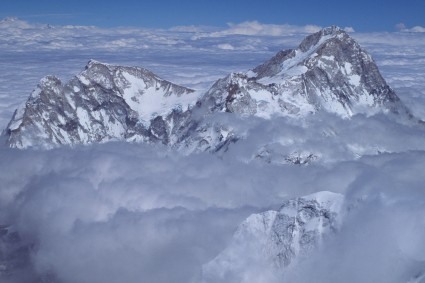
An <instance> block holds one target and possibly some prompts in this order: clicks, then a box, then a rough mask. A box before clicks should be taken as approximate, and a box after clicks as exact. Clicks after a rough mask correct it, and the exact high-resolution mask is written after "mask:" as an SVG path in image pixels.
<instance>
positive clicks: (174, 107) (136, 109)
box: [7, 60, 198, 148]
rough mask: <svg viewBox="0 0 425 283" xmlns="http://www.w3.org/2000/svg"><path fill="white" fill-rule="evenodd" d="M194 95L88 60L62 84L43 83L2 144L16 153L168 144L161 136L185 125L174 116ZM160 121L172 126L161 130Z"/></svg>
mask: <svg viewBox="0 0 425 283" xmlns="http://www.w3.org/2000/svg"><path fill="white" fill-rule="evenodd" d="M197 96H198V94H197V93H196V92H195V91H194V90H191V89H188V88H185V87H181V86H178V85H175V84H173V83H170V82H168V81H165V80H163V79H161V78H159V77H158V76H156V75H155V74H153V73H152V72H150V71H148V70H146V69H143V68H135V67H121V66H113V65H108V64H103V63H100V62H97V61H93V60H92V61H90V62H89V63H88V65H87V66H86V68H85V70H84V71H83V72H81V73H80V74H79V75H77V76H75V77H74V78H72V79H71V80H70V81H69V82H67V83H66V84H63V83H62V82H61V81H60V80H59V79H58V78H56V77H54V76H47V77H45V78H43V79H42V80H41V81H40V83H39V85H38V86H37V88H36V89H35V90H34V91H33V92H32V94H31V96H30V97H29V99H28V101H27V102H26V103H25V104H23V105H22V106H21V107H20V108H19V109H17V110H16V112H15V114H14V116H13V118H12V121H11V122H10V124H9V126H8V128H7V134H8V135H9V138H8V143H9V145H10V146H11V147H16V148H27V147H31V146H40V145H41V146H44V147H51V146H54V145H63V144H79V143H82V144H86V143H93V142H105V141H110V140H129V141H160V142H163V143H166V144H169V143H172V141H170V140H168V134H167V132H166V131H167V130H169V131H171V132H172V131H173V130H174V128H176V127H178V126H179V125H180V124H187V121H185V120H184V118H185V116H184V115H175V114H176V113H181V112H184V111H186V110H187V109H188V108H189V107H190V104H191V103H193V102H195V101H196V99H197ZM163 117H164V118H163ZM176 117H178V119H175V118H176ZM164 119H168V120H169V121H168V124H170V123H171V124H173V126H170V127H169V128H167V129H165V127H164Z"/></svg>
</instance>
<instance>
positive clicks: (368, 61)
mask: <svg viewBox="0 0 425 283" xmlns="http://www.w3.org/2000/svg"><path fill="white" fill-rule="evenodd" d="M204 100H205V103H206V104H207V105H208V106H209V108H210V109H211V110H212V111H216V110H219V111H226V112H234V113H239V114H241V115H256V116H259V117H263V118H270V117H273V116H275V115H280V116H295V117H300V116H301V117H302V116H305V115H308V114H310V113H314V112H317V111H319V110H325V111H328V112H331V113H336V114H338V115H340V116H342V117H350V116H352V115H353V114H356V113H368V114H369V113H373V112H377V111H391V112H395V113H398V112H400V113H403V114H408V111H407V109H406V108H405V107H404V106H403V105H402V103H401V102H400V99H399V98H398V97H397V95H396V94H395V93H394V91H393V90H392V89H391V88H390V87H389V86H388V85H387V83H386V82H385V80H384V79H383V78H382V76H381V74H380V73H379V70H378V67H377V66H376V64H375V62H374V61H373V59H372V58H371V56H370V55H369V54H368V53H367V52H366V51H365V50H364V49H362V48H361V47H360V45H359V44H358V43H357V42H356V41H355V40H354V39H353V38H352V37H350V36H349V35H348V34H347V33H346V32H345V31H344V30H342V29H340V28H338V27H335V26H332V27H328V28H325V29H323V30H321V31H319V32H317V33H315V34H312V35H310V36H308V37H306V38H305V39H304V40H303V41H302V42H301V44H300V45H299V46H298V47H297V48H296V49H289V50H283V51H280V52H278V53H277V54H276V55H275V56H274V57H273V58H271V59H270V60H268V61H267V62H265V63H263V64H261V65H259V66H257V67H256V68H254V69H252V70H250V71H248V72H246V73H232V74H230V75H229V76H227V77H226V78H223V79H221V80H219V81H217V82H216V83H215V84H214V86H213V87H212V88H211V89H210V90H209V91H208V92H207V94H206V95H205V97H204Z"/></svg>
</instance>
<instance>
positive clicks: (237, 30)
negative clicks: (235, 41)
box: [210, 21, 321, 37]
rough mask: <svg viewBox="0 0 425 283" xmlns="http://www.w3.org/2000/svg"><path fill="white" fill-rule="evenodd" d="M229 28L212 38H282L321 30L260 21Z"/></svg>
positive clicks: (311, 26)
mask: <svg viewBox="0 0 425 283" xmlns="http://www.w3.org/2000/svg"><path fill="white" fill-rule="evenodd" d="M228 25H229V28H227V29H225V30H222V31H218V32H213V33H212V34H211V35H210V36H212V37H221V36H229V35H251V36H252V35H257V36H282V35H288V34H291V33H313V32H316V31H318V30H320V29H321V27H319V26H315V25H306V26H293V25H287V24H286V25H274V24H262V23H260V22H258V21H247V22H242V23H239V24H233V23H229V24H228Z"/></svg>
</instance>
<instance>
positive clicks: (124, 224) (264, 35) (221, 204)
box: [0, 20, 425, 283]
mask: <svg viewBox="0 0 425 283" xmlns="http://www.w3.org/2000/svg"><path fill="white" fill-rule="evenodd" d="M5 22H7V24H5ZM5 22H3V23H2V24H1V25H3V26H2V28H1V29H0V51H1V53H2V60H0V68H1V69H2V70H7V72H4V73H3V75H2V76H0V125H1V126H2V127H4V126H5V125H6V123H7V122H8V121H9V119H10V117H11V115H12V112H13V109H15V107H16V105H17V104H19V103H22V102H23V101H25V99H26V98H27V96H28V95H29V94H30V92H31V90H32V89H33V88H34V87H35V85H36V84H37V82H38V81H39V79H40V78H41V77H42V76H44V75H47V74H56V75H59V76H60V77H61V78H64V79H65V80H66V79H68V78H69V77H71V76H72V75H74V74H76V73H78V72H79V71H80V70H81V69H82V68H83V67H84V64H85V63H86V62H87V61H88V60H89V59H90V58H95V59H98V60H100V61H104V62H110V63H116V64H123V65H139V66H143V67H147V68H149V69H152V70H154V71H155V72H157V73H158V74H159V75H161V76H162V77H164V78H165V79H168V80H171V81H175V82H177V83H182V84H184V85H188V86H191V87H199V88H208V87H209V86H210V85H211V84H212V83H213V82H214V81H215V80H216V79H217V78H220V77H223V76H224V75H226V74H227V73H229V72H231V71H241V70H242V71H243V70H246V69H248V68H252V67H254V66H256V65H258V64H259V63H262V62H263V61H264V60H266V59H268V58H270V57H271V56H272V55H274V54H275V53H276V52H277V51H278V50H281V49H286V48H292V47H295V46H296V45H297V44H299V42H300V40H301V39H302V38H303V37H304V36H305V34H306V33H310V32H313V31H316V30H317V29H318V28H319V27H317V26H306V27H297V26H290V25H267V24H262V23H258V22H245V23H240V24H233V25H230V26H229V27H228V28H225V29H222V30H217V29H208V28H205V27H201V28H199V27H190V28H176V29H175V30H149V29H137V28H124V29H100V28H96V27H57V26H55V27H50V28H48V27H47V26H46V25H33V24H29V23H22V22H16V20H15V21H10V20H9V21H5ZM17 23H18V24H17ZM3 27H4V28H3ZM350 32H352V31H350ZM241 35H243V36H241ZM353 36H354V38H355V39H357V40H358V41H359V42H360V43H361V45H362V46H364V47H365V48H366V49H367V50H369V51H370V52H371V53H372V55H373V57H374V58H375V60H376V62H377V63H378V66H379V67H380V69H381V71H382V73H383V76H384V77H385V78H386V79H387V80H388V81H389V82H390V85H391V86H392V87H393V88H394V89H396V91H397V93H398V94H399V95H400V96H401V98H402V99H403V101H404V102H406V103H407V104H408V105H409V106H410V107H411V108H412V109H413V110H414V111H413V112H414V113H415V114H420V115H419V116H420V117H422V118H425V112H424V109H423V107H422V105H424V103H425V99H424V97H425V92H424V89H425V87H424V86H425V67H424V66H425V65H424V58H423V55H422V54H423V51H424V50H425V40H424V35H423V34H422V33H415V34H413V33H367V34H365V33H355V34H353ZM247 47H249V48H247ZM217 48H221V49H220V52H217ZM232 48H233V49H232ZM216 120H219V121H225V122H226V123H230V124H232V125H233V126H234V127H235V128H237V129H238V130H239V131H241V132H244V133H246V136H247V137H249V139H246V140H241V141H239V142H238V143H236V144H235V145H233V146H232V147H231V148H230V149H229V151H228V152H227V153H226V155H224V156H222V157H217V156H213V155H209V154H198V155H192V156H182V155H180V154H177V153H174V152H170V151H168V150H165V149H164V148H159V149H158V148H155V147H150V146H146V145H137V144H124V143H110V144H104V145H93V146H89V147H77V148H74V149H70V148H61V149H57V150H53V151H32V150H28V151H16V150H10V149H4V148H0V156H1V158H0V184H1V186H0V224H12V225H13V228H14V229H16V230H17V231H18V232H19V233H20V235H21V237H22V241H23V243H30V244H33V245H34V246H33V249H32V254H31V256H30V257H29V258H25V260H29V261H28V263H29V264H30V265H31V266H32V267H33V270H32V271H28V270H27V271H28V272H35V273H44V272H50V273H51V274H55V275H56V276H57V277H58V278H59V279H60V280H62V282H64V283H67V282H74V283H79V282H105V283H107V282H114V281H115V282H117V281H119V282H129V283H131V282H140V278H144V279H145V280H146V281H147V282H173V283H176V282H177V283H178V282H197V281H199V279H200V276H201V274H200V267H201V265H202V264H204V263H205V262H208V261H209V260H211V259H212V258H213V257H214V256H216V255H217V254H218V253H219V252H220V251H221V250H222V249H223V248H224V247H225V246H226V245H227V243H228V241H229V240H230V238H231V235H232V233H233V232H234V230H235V228H236V226H237V225H238V224H239V223H240V222H241V221H242V220H243V219H244V218H245V217H246V216H248V215H249V214H250V213H254V212H258V211H262V210H267V209H269V208H278V207H279V205H280V203H281V202H282V200H283V199H285V198H288V197H293V196H300V195H304V194H309V193H311V192H315V191H319V190H330V191H335V192H341V193H344V194H345V195H346V196H347V197H349V198H350V199H353V200H355V199H357V198H364V199H365V200H366V201H365V202H364V204H363V206H362V209H361V210H358V211H359V213H356V214H353V215H352V217H351V218H350V219H348V222H347V224H346V226H345V227H344V228H343V229H342V230H341V234H340V236H338V238H335V239H334V240H335V241H331V242H329V246H326V250H319V251H317V253H316V254H315V255H314V256H312V258H311V260H309V261H307V262H304V263H303V264H302V265H300V267H299V268H300V269H302V271H303V272H299V273H296V272H295V271H296V270H295V271H294V272H293V273H291V274H288V275H287V278H289V279H293V278H296V279H297V280H299V282H312V281H314V280H312V276H316V278H323V276H326V275H328V274H334V276H335V277H334V279H335V280H334V282H342V281H344V282H347V281H348V280H349V279H350V278H351V279H352V280H355V279H359V280H357V282H367V280H369V278H367V275H368V274H370V276H371V277H370V278H377V277H379V276H378V275H381V276H382V277H379V279H377V280H376V281H382V282H383V281H385V282H392V281H394V280H395V279H397V278H401V279H406V278H405V277H406V276H407V275H409V274H413V273H414V274H421V273H420V272H423V271H424V270H423V260H424V253H423V251H424V247H423V243H422V242H421V239H422V238H423V237H424V231H423V227H424V225H425V224H424V223H423V215H424V213H425V212H424V211H423V207H424V204H423V199H425V196H424V190H423V183H424V180H423V168H424V166H425V156H424V153H423V152H424V150H425V141H424V136H423V131H421V130H418V129H417V128H415V127H413V126H401V125H400V124H398V123H396V122H394V121H392V120H391V119H389V118H388V117H386V116H382V115H377V116H374V117H372V118H366V117H364V116H356V117H353V119H352V120H347V121H345V120H340V119H337V118H336V117H334V116H332V115H330V116H329V115H316V116H314V117H312V119H310V120H306V121H305V122H304V123H301V124H297V123H294V122H291V121H290V120H287V119H284V118H279V119H276V120H274V121H271V122H270V123H265V122H264V121H262V120H261V119H235V118H234V117H231V116H229V115H228V114H226V113H224V114H223V115H221V116H220V115H219V117H214V118H213V121H216ZM335 134H336V135H337V136H338V137H337V138H335V137H334V138H333V137H332V135H335ZM265 144H269V145H270V148H271V149H273V150H275V151H277V152H281V153H290V152H293V151H299V150H308V151H314V152H318V153H320V154H321V157H320V159H319V160H318V161H317V162H316V163H315V164H313V165H311V166H306V167H298V166H288V165H279V164H273V163H272V164H265V163H264V162H261V161H258V160H252V159H253V153H254V152H255V151H256V150H257V149H258V145H265ZM378 151H380V152H381V153H383V154H378ZM356 153H358V154H371V156H368V157H363V158H360V159H356V158H357V157H356ZM248 161H249V162H248ZM366 197H367V198H366ZM388 215H390V216H391V217H388ZM400 227H403V229H400ZM360 232H364V233H365V234H356V233H360ZM382 239H385V241H381V240H382ZM1 247H3V246H2V245H0V248H1ZM396 251H397V252H400V253H401V254H402V257H401V261H397V260H395V259H394V257H393V255H394V252H396ZM8 252H13V251H8ZM0 254H1V253H0ZM14 255H16V254H14ZM379 255H382V257H378V256H379ZM21 256H23V257H25V254H23V255H22V254H21ZM241 256H243V255H241ZM368 258H372V259H374V261H373V262H372V261H371V260H367V259H368ZM383 258H385V260H382V259H383ZM341 259H343V260H341ZM398 259H400V258H398ZM334 266H337V267H338V268H337V269H335V268H334ZM369 266H371V267H374V268H375V269H370V268H369ZM391 266H397V268H394V269H391V268H389V267H391ZM332 268H333V269H332ZM356 268H357V270H359V269H360V270H362V271H364V272H359V273H357V274H356V273H355V272H354V270H356ZM368 268H369V269H368ZM331 271H332V272H331ZM366 271H368V272H369V273H368V274H366V273H365V272H366ZM347 274H348V275H349V276H347ZM15 275H16V276H18V275H17V274H15ZM15 275H13V276H15ZM21 275H22V276H23V273H21ZM33 275H34V274H32V273H31V276H33ZM117 275H118V276H120V277H119V278H117V277H116V276H117ZM285 276H286V275H285ZM356 276H358V277H356ZM403 276H404V277H403ZM12 278H13V277H12ZM285 278H286V277H284V279H285ZM313 278H314V277H313ZM341 278H342V279H341ZM347 278H348V279H347ZM1 279H2V278H1ZM278 279H279V280H280V281H282V280H281V279H282V278H281V277H279V278H278ZM289 279H288V280H289ZM11 280H12V282H13V283H20V282H23V280H16V281H15V282H14V281H13V279H11ZM294 280H295V279H294ZM409 280H410V279H409ZM26 281H29V280H26ZM26 281H25V280H24V282H26ZM289 281H291V280H289ZM325 281H326V282H329V280H325ZM291 282H294V281H291ZM403 282H408V280H404V281H403Z"/></svg>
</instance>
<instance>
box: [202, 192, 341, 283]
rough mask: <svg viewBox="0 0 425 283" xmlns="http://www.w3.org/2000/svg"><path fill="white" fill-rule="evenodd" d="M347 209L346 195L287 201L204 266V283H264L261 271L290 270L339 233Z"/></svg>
mask: <svg viewBox="0 0 425 283" xmlns="http://www.w3.org/2000/svg"><path fill="white" fill-rule="evenodd" d="M343 203H344V197H343V195H341V194H337V193H332V192H326V191H323V192H318V193H315V194H312V195H308V196H305V197H300V198H296V199H292V200H288V201H286V202H285V203H284V204H283V205H282V206H281V208H280V209H279V210H278V211H274V210H270V211H266V212H263V213H259V214H253V215H251V216H249V217H248V218H247V219H246V220H245V221H244V222H243V223H242V224H241V225H240V226H239V228H238V229H237V231H236V232H235V234H234V236H233V239H232V242H231V243H230V245H229V246H228V247H227V248H226V249H225V250H224V251H222V252H221V253H220V254H219V255H218V256H217V257H216V258H214V259H213V260H212V261H210V262H209V263H207V264H205V265H204V266H203V277H204V278H203V279H204V282H264V281H263V280H264V279H265V278H261V280H260V278H257V276H264V274H265V273H264V272H261V273H258V272H257V271H258V270H260V269H262V268H276V270H280V269H285V268H287V267H288V266H290V265H291V264H294V262H296V261H297V260H300V259H301V260H302V258H303V257H305V256H308V254H309V252H311V251H312V250H313V249H315V248H317V247H318V245H320V242H321V241H322V239H323V238H325V237H326V236H327V235H328V234H329V233H332V232H336V231H337V229H338V225H339V224H340V221H341V220H342V214H343V213H342V212H343V209H342V207H343ZM242 255H243V256H242ZM250 272H251V273H250ZM247 273H249V274H247ZM270 274H273V272H271V273H270Z"/></svg>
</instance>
